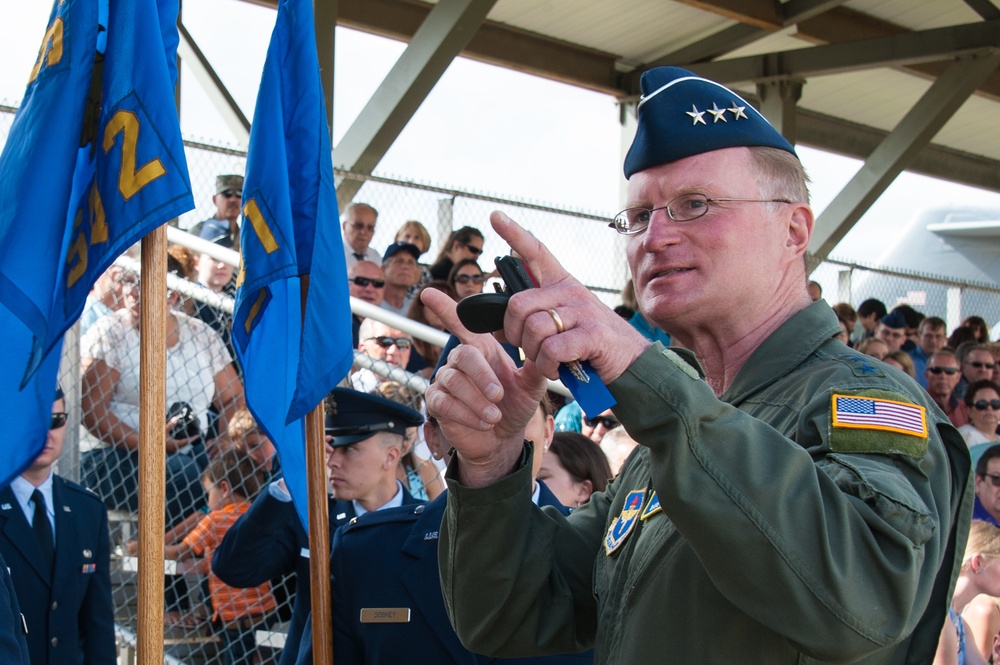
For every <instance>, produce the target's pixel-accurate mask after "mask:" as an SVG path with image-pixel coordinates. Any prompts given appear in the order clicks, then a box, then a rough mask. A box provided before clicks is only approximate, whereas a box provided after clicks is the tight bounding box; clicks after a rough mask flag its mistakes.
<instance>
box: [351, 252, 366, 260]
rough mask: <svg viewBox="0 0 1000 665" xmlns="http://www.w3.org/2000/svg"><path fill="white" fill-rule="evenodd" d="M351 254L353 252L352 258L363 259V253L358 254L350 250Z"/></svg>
mask: <svg viewBox="0 0 1000 665" xmlns="http://www.w3.org/2000/svg"><path fill="white" fill-rule="evenodd" d="M351 254H353V255H354V258H356V259H357V260H358V261H364V260H365V255H364V254H358V253H357V252H351Z"/></svg>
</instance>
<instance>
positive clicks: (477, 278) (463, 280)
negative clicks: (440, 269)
mask: <svg viewBox="0 0 1000 665" xmlns="http://www.w3.org/2000/svg"><path fill="white" fill-rule="evenodd" d="M455 281H456V282H458V283H459V284H468V283H469V282H472V283H473V284H482V283H483V282H485V281H486V278H485V277H483V276H482V275H456V276H455Z"/></svg>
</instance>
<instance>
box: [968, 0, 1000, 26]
mask: <svg viewBox="0 0 1000 665" xmlns="http://www.w3.org/2000/svg"><path fill="white" fill-rule="evenodd" d="M965 4H967V5H969V7H971V8H972V11H974V12H976V13H977V14H979V16H981V17H982V19H983V20H984V21H992V20H993V19H998V18H1000V9H997V7H996V5H994V4H993V3H992V2H991V1H990V0H965Z"/></svg>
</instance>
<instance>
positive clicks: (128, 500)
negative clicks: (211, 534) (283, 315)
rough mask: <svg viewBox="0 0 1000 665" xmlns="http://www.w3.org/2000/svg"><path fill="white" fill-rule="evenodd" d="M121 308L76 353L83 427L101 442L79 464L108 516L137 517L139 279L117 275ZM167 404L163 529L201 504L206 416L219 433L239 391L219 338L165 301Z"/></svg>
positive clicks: (171, 262)
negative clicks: (216, 416)
mask: <svg viewBox="0 0 1000 665" xmlns="http://www.w3.org/2000/svg"><path fill="white" fill-rule="evenodd" d="M167 270H168V272H170V273H173V274H175V275H178V276H180V277H185V278H186V277H187V275H185V274H183V267H182V266H181V264H180V262H179V261H177V260H176V259H174V258H173V257H169V256H168V258H167ZM122 280H123V288H122V294H123V303H124V307H123V308H122V309H120V310H118V311H116V312H112V313H111V314H108V315H107V316H105V317H103V318H101V319H100V320H98V321H97V322H96V323H95V324H94V325H93V326H92V327H91V328H90V330H88V331H87V334H86V335H84V337H83V339H82V341H81V344H80V347H81V357H82V371H83V381H82V383H83V396H82V406H83V421H84V424H85V425H86V427H87V429H88V430H89V431H90V433H91V434H93V435H94V436H95V437H97V438H98V439H99V440H100V443H101V447H99V448H97V449H95V450H91V451H89V452H87V453H86V454H85V455H84V458H83V460H82V467H83V472H82V474H81V475H82V478H83V482H84V484H85V485H86V486H88V487H90V488H91V489H92V490H94V491H95V492H97V494H98V495H100V496H101V498H103V499H104V502H105V504H107V506H108V507H109V508H115V509H126V510H131V511H133V512H134V511H136V510H138V495H137V483H138V453H137V449H138V446H139V386H140V377H139V344H140V340H139V321H140V317H141V315H142V308H141V303H140V301H139V277H138V275H135V274H134V273H130V272H126V273H124V274H123V275H122ZM168 298H169V302H170V305H171V312H170V313H169V314H168V316H167V404H168V405H170V407H169V410H168V413H167V414H165V427H166V431H167V437H166V453H167V463H166V464H167V469H166V525H167V528H170V527H172V526H174V525H176V524H178V523H179V522H181V521H182V520H183V519H184V517H185V516H187V515H189V514H191V513H192V512H194V511H195V510H197V509H198V508H200V507H201V506H203V505H204V504H205V493H204V491H203V490H202V487H201V484H200V478H201V473H202V470H203V469H204V468H205V467H206V465H207V463H208V458H207V456H206V454H205V443H206V442H205V440H204V438H203V437H202V432H203V431H205V429H206V425H207V421H206V413H207V412H208V409H209V406H212V405H214V406H215V407H216V410H217V411H218V412H219V413H220V414H221V415H220V420H221V422H220V429H221V430H224V429H225V424H226V422H228V420H229V418H230V417H231V416H232V414H233V413H235V412H236V410H237V409H239V408H241V407H243V406H244V397H243V384H242V383H241V382H240V379H239V377H238V376H237V374H236V370H235V368H234V366H233V361H232V357H231V356H230V354H229V351H228V350H227V349H226V346H225V344H224V343H223V341H222V339H221V338H220V337H219V335H218V333H216V332H215V331H214V330H212V329H211V328H210V327H209V326H208V324H206V323H203V322H202V321H199V320H197V319H194V318H191V317H189V316H187V315H185V314H183V313H181V312H179V311H175V310H174V309H173V306H174V305H175V304H176V302H177V300H178V299H179V296H178V294H176V293H174V292H171V293H170V294H169V296H168Z"/></svg>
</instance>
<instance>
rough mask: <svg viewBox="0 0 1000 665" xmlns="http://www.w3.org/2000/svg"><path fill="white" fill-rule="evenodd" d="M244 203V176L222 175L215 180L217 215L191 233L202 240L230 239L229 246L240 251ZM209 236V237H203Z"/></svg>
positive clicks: (198, 224) (200, 224) (197, 226)
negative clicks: (221, 237) (241, 215)
mask: <svg viewBox="0 0 1000 665" xmlns="http://www.w3.org/2000/svg"><path fill="white" fill-rule="evenodd" d="M242 202H243V176H241V175H235V174H230V175H220V176H216V178H215V196H213V197H212V203H214V204H215V215H213V216H212V217H209V218H208V219H206V220H205V221H203V222H198V223H197V224H195V225H194V226H192V227H191V229H190V230H189V233H192V234H194V235H196V236H199V237H201V238H206V237H207V238H210V239H215V238H218V237H219V236H221V235H225V236H227V237H228V238H229V243H230V244H229V246H230V247H232V248H233V249H235V250H237V251H239V249H240V225H239V220H240V206H241V204H242ZM203 234H207V235H203Z"/></svg>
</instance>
